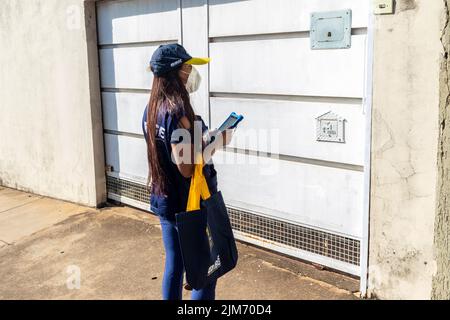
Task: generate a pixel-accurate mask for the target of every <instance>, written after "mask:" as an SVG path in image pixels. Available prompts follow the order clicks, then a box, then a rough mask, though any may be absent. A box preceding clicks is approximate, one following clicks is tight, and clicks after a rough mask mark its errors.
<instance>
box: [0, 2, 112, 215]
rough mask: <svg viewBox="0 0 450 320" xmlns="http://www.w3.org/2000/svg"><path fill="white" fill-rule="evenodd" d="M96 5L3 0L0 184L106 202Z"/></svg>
mask: <svg viewBox="0 0 450 320" xmlns="http://www.w3.org/2000/svg"><path fill="white" fill-rule="evenodd" d="M93 5H94V3H93V2H87V3H86V6H85V3H84V1H81V0H2V1H0V39H1V50H0V68H1V72H0V184H2V185H5V186H9V187H13V188H17V189H21V190H27V191H30V192H34V193H37V194H42V195H48V196H52V197H55V198H60V199H64V200H69V201H73V202H77V203H82V204H86V205H90V206H95V205H97V204H98V203H101V202H103V201H104V200H105V193H106V190H105V189H106V188H105V178H104V160H103V158H104V156H103V140H102V121H101V104H100V94H99V83H98V78H99V77H98V67H97V51H96V31H95V28H96V24H95V15H94V12H95V11H94V10H93V9H94V7H93Z"/></svg>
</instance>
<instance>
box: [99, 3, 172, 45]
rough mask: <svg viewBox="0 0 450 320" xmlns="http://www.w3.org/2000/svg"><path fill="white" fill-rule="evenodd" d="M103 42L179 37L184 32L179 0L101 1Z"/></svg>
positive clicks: (101, 38)
mask: <svg viewBox="0 0 450 320" xmlns="http://www.w3.org/2000/svg"><path fill="white" fill-rule="evenodd" d="M97 12H98V14H97V20H98V35H99V37H98V42H99V44H100V45H106V44H119V43H120V44H123V43H134V42H147V41H166V40H176V39H178V37H179V34H180V23H179V12H178V0H164V1H153V0H129V1H106V2H98V10H97Z"/></svg>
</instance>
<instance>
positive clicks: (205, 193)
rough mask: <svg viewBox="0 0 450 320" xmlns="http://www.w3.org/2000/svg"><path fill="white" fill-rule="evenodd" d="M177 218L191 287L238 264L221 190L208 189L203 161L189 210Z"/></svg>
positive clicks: (199, 286)
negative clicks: (210, 190) (211, 190)
mask: <svg viewBox="0 0 450 320" xmlns="http://www.w3.org/2000/svg"><path fill="white" fill-rule="evenodd" d="M200 199H202V201H200ZM175 219H176V224H177V227H178V236H179V240H180V246H181V254H182V258H183V263H184V268H185V271H186V281H187V283H188V284H189V285H190V286H191V287H192V288H194V289H196V290H199V289H202V288H204V287H205V286H206V285H208V284H209V283H210V282H211V281H213V280H216V279H217V278H219V277H221V276H223V275H224V274H225V273H227V272H229V271H230V270H232V269H234V267H236V264H237V261H238V251H237V248H236V242H235V239H234V236H233V231H232V229H231V223H230V220H229V217H228V213H227V209H226V207H225V203H224V201H223V198H222V193H221V192H217V193H215V194H213V195H211V194H210V193H209V190H208V185H207V183H206V180H205V177H204V176H203V165H202V164H197V165H196V166H195V171H194V175H193V177H192V178H191V185H190V190H189V199H188V204H187V209H186V212H182V213H178V214H176V215H175Z"/></svg>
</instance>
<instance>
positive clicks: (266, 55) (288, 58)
mask: <svg viewBox="0 0 450 320" xmlns="http://www.w3.org/2000/svg"><path fill="white" fill-rule="evenodd" d="M365 39H366V36H365V35H358V36H353V37H352V47H351V48H350V49H346V50H315V51H313V50H311V49H310V40H309V38H281V39H264V40H246V41H225V42H213V43H211V44H210V52H211V57H212V59H213V61H214V63H212V64H211V66H210V72H211V74H210V79H211V87H210V90H211V92H213V93H214V92H234V93H259V94H284V95H303V96H327V97H359V98H360V97H362V96H363V88H364V69H365V62H364V61H365V60H364V57H365V55H364V52H365Z"/></svg>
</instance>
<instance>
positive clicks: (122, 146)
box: [105, 133, 148, 184]
mask: <svg viewBox="0 0 450 320" xmlns="http://www.w3.org/2000/svg"><path fill="white" fill-rule="evenodd" d="M105 148H106V150H107V152H106V163H107V164H108V165H110V166H112V169H113V171H114V172H115V173H117V174H119V175H120V176H121V177H124V178H128V179H130V180H133V181H142V182H143V183H144V184H145V183H146V181H147V175H148V165H147V146H146V144H145V140H144V139H141V138H135V137H130V136H124V135H116V134H108V133H106V134H105Z"/></svg>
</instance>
